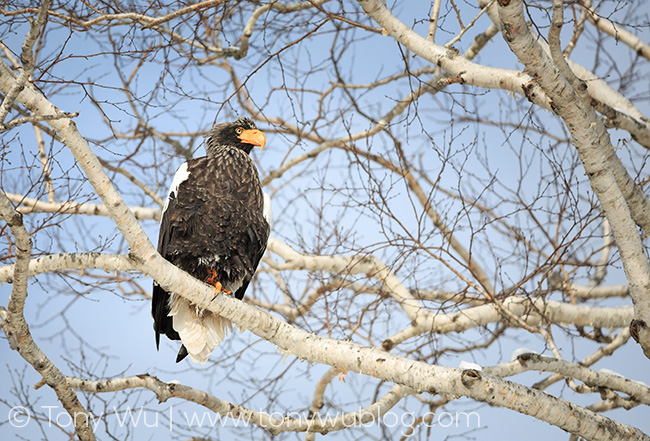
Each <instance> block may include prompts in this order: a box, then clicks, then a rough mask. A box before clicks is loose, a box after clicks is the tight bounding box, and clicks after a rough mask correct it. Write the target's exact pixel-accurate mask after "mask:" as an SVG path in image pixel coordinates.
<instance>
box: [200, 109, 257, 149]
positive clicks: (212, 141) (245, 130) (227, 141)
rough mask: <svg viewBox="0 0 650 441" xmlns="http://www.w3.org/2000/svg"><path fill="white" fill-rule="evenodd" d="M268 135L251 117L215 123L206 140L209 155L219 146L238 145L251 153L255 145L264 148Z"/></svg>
mask: <svg viewBox="0 0 650 441" xmlns="http://www.w3.org/2000/svg"><path fill="white" fill-rule="evenodd" d="M264 144H266V137H265V136H264V133H262V132H261V131H259V130H258V129H257V127H256V126H255V123H254V122H253V120H252V119H250V118H239V119H237V120H236V121H234V122H227V123H221V124H215V125H214V127H212V129H211V130H210V134H209V135H208V140H207V141H206V147H205V149H206V151H207V153H208V156H212V154H213V152H215V150H216V149H218V148H219V147H237V148H239V149H241V150H243V151H245V152H246V153H250V152H251V150H252V149H253V147H260V148H264Z"/></svg>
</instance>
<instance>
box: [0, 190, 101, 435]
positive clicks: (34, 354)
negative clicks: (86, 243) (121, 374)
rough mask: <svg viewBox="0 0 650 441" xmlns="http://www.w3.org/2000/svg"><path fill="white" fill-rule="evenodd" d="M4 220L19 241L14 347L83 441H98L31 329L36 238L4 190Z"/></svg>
mask: <svg viewBox="0 0 650 441" xmlns="http://www.w3.org/2000/svg"><path fill="white" fill-rule="evenodd" d="M0 219H2V220H3V221H5V222H6V223H7V225H8V226H9V228H10V229H11V232H12V234H13V236H14V239H15V240H16V243H15V250H16V252H15V254H16V263H15V264H14V265H12V268H11V270H12V271H11V295H10V296H9V301H8V303H7V309H6V311H3V314H2V319H3V322H2V329H3V330H4V333H5V335H6V336H7V340H9V344H10V346H11V348H12V349H14V350H16V351H18V353H19V354H20V355H21V357H23V358H24V359H25V361H27V362H28V363H29V364H30V365H32V367H33V368H34V369H35V370H36V371H37V372H38V373H39V374H40V375H41V376H42V377H43V381H44V382H46V383H47V384H48V386H50V387H51V388H52V390H53V391H54V393H55V394H56V396H57V398H58V399H59V401H60V402H61V404H62V406H63V408H64V409H65V410H66V412H68V414H69V415H70V418H71V419H72V421H73V422H74V428H75V432H76V434H77V436H78V437H79V439H80V440H82V441H86V440H87V441H94V439H95V435H94V433H93V431H92V428H91V426H90V424H89V421H88V413H87V412H86V409H85V408H84V407H83V405H82V404H81V402H80V401H79V398H78V397H77V395H76V394H75V392H74V391H73V390H72V389H71V388H70V386H69V385H68V384H67V383H66V381H65V376H64V375H63V373H62V372H61V371H60V370H59V369H58V368H57V367H56V365H55V364H54V363H52V361H51V360H50V359H49V358H48V357H47V356H46V355H45V353H43V351H42V350H41V349H40V348H39V347H38V345H37V344H36V342H35V341H34V339H33V338H32V335H31V333H30V331H29V325H28V324H27V321H26V320H25V316H24V314H23V311H24V308H25V301H26V300H27V280H28V268H29V262H30V253H31V249H32V240H31V237H30V235H29V233H28V232H27V229H26V228H25V226H24V225H23V219H22V215H21V214H20V213H18V212H16V211H15V210H14V208H13V207H12V205H11V202H9V199H7V197H6V196H5V194H4V192H2V191H0Z"/></svg>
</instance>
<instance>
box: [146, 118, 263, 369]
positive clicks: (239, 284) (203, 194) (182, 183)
mask: <svg viewBox="0 0 650 441" xmlns="http://www.w3.org/2000/svg"><path fill="white" fill-rule="evenodd" d="M265 143H266V138H265V136H264V134H263V133H262V132H261V131H259V130H258V129H257V127H255V123H254V122H253V121H252V120H251V119H249V118H239V119H238V120H237V121H235V122H232V123H222V124H217V125H215V126H214V127H213V128H212V130H210V134H209V136H208V139H207V141H206V153H207V155H206V156H203V157H201V158H196V159H191V160H189V161H187V162H185V163H183V164H182V165H181V166H180V167H179V168H178V171H177V172H176V175H175V176H174V179H173V181H172V185H171V188H170V190H169V195H168V197H167V202H166V204H165V207H164V208H163V214H162V219H161V221H160V233H159V236H158V252H159V253H160V254H161V255H162V256H163V257H164V258H165V259H167V260H168V261H170V262H171V263H173V264H174V265H176V266H177V267H179V268H181V269H182V270H184V271H186V272H188V273H189V274H191V275H192V276H194V277H196V278H197V279H200V280H203V281H205V282H207V283H210V284H211V285H214V286H215V288H216V291H217V293H219V292H225V293H234V295H235V297H237V298H238V299H240V300H241V299H242V298H243V297H244V293H245V292H246V288H248V284H249V283H250V281H251V279H252V277H253V275H254V274H255V270H256V269H257V265H258V264H259V262H260V259H261V258H262V255H263V254H264V251H265V250H266V243H267V241H268V238H269V230H270V227H269V222H270V219H269V217H270V200H269V198H268V196H267V195H266V194H263V193H262V187H261V185H260V179H259V175H258V172H257V168H256V167H255V164H254V163H253V160H252V159H251V157H250V156H249V154H250V152H251V150H252V149H253V147H260V148H264V144H265ZM151 313H152V315H153V319H154V330H155V332H156V348H159V347H160V334H165V335H166V336H167V337H168V338H169V339H171V340H181V342H182V345H181V348H180V350H179V351H178V356H177V358H176V362H177V363H178V362H180V361H181V360H183V359H184V358H185V357H186V356H187V355H188V354H189V356H190V358H191V359H192V360H193V361H195V362H198V363H201V364H203V363H205V362H206V361H207V360H208V357H209V356H210V354H211V353H212V351H213V350H214V348H215V347H216V346H217V345H218V344H219V343H221V342H222V341H223V339H224V337H225V336H226V334H227V332H228V331H231V330H232V323H231V322H230V321H229V320H227V319H224V318H222V317H221V316H218V315H216V314H213V313H212V312H210V311H207V310H201V309H199V308H197V307H196V306H195V305H193V304H192V303H190V302H189V301H187V300H185V299H184V298H182V297H180V296H175V295H173V294H171V293H168V292H167V291H165V290H164V289H163V288H161V287H160V286H158V285H157V284H156V283H154V286H153V301H152V306H151Z"/></svg>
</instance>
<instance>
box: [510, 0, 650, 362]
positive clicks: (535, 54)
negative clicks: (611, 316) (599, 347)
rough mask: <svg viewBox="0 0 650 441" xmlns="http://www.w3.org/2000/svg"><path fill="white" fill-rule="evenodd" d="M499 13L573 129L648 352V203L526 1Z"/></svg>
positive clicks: (513, 43)
mask: <svg viewBox="0 0 650 441" xmlns="http://www.w3.org/2000/svg"><path fill="white" fill-rule="evenodd" d="M499 17H500V19H501V29H502V33H503V37H504V39H505V40H506V42H507V43H508V45H509V46H510V49H511V50H512V51H513V52H514V53H515V55H517V58H518V59H519V61H520V62H521V63H522V64H524V66H526V69H527V71H528V72H530V73H531V75H534V76H535V78H536V82H538V83H539V84H540V86H541V87H542V89H544V91H545V92H546V94H547V95H548V96H549V98H550V99H551V100H552V103H553V108H554V109H555V111H556V113H557V114H558V115H559V116H560V117H561V118H562V119H563V120H564V123H565V124H566V126H567V128H568V130H569V132H570V133H571V137H572V142H573V145H574V146H575V147H576V149H577V150H578V153H579V155H580V158H581V160H582V163H583V165H584V168H585V171H586V173H587V175H588V177H589V181H590V184H591V188H592V189H593V190H594V193H595V194H596V196H597V197H598V200H599V201H600V204H601V206H602V209H603V211H604V213H605V215H606V216H607V220H608V221H609V224H610V227H611V229H612V232H613V236H614V239H615V241H616V245H617V247H618V249H619V252H620V255H621V258H622V261H623V267H624V270H625V274H626V277H627V279H628V281H629V284H630V296H631V297H632V300H633V302H634V311H635V314H634V315H635V319H634V321H633V322H632V323H631V326H632V327H633V330H632V336H633V337H635V340H636V341H637V342H638V343H639V344H640V345H641V347H642V348H643V351H644V353H645V354H646V356H647V357H648V358H650V326H648V323H650V262H648V259H647V257H646V255H645V250H644V248H643V244H642V242H641V237H640V235H639V232H638V230H637V228H636V225H635V221H636V223H638V224H639V225H641V226H642V227H643V228H644V229H645V231H646V233H648V232H650V225H647V222H648V221H650V213H649V212H648V211H647V210H648V207H647V204H641V205H638V204H637V201H638V199H637V196H638V193H639V189H638V188H637V189H636V190H637V191H636V192H632V191H630V190H631V189H630V187H628V186H626V185H624V184H625V183H626V182H629V180H628V179H626V178H625V176H624V175H627V171H626V170H625V169H624V167H623V166H622V164H621V163H620V160H619V159H618V157H617V156H616V154H615V152H614V148H613V147H612V145H611V142H610V139H609V134H608V133H607V132H606V130H605V128H604V127H603V125H602V124H601V123H600V121H599V120H598V119H597V117H596V115H595V112H594V111H593V109H592V108H591V107H589V106H586V105H584V104H582V102H581V100H580V99H579V97H578V94H577V93H576V91H575V90H574V89H573V88H572V86H571V85H570V84H569V82H568V81H567V79H566V78H564V77H563V76H562V75H561V73H560V72H558V70H557V69H556V68H555V66H554V64H553V62H552V60H551V59H550V58H549V57H548V56H547V55H546V53H545V52H544V50H543V49H542V47H541V46H540V45H539V44H537V40H536V38H535V37H534V36H533V35H532V33H531V32H530V29H529V27H528V24H527V23H526V16H525V13H524V11H523V5H522V1H521V0H500V1H499ZM584 87H585V88H586V87H587V86H586V85H584ZM619 165H620V166H619ZM615 173H617V175H615ZM628 178H629V175H628ZM632 185H633V187H634V184H633V183H632ZM619 186H620V187H619ZM641 195H642V196H639V197H640V200H644V199H645V201H647V197H645V195H643V194H642V193H641Z"/></svg>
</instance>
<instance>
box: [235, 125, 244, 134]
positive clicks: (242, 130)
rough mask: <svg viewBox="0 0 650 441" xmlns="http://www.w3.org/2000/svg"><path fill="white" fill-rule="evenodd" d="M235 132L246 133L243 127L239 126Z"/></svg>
mask: <svg viewBox="0 0 650 441" xmlns="http://www.w3.org/2000/svg"><path fill="white" fill-rule="evenodd" d="M235 133H236V134H238V135H241V134H242V133H244V129H243V128H242V127H237V128H236V129H235Z"/></svg>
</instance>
